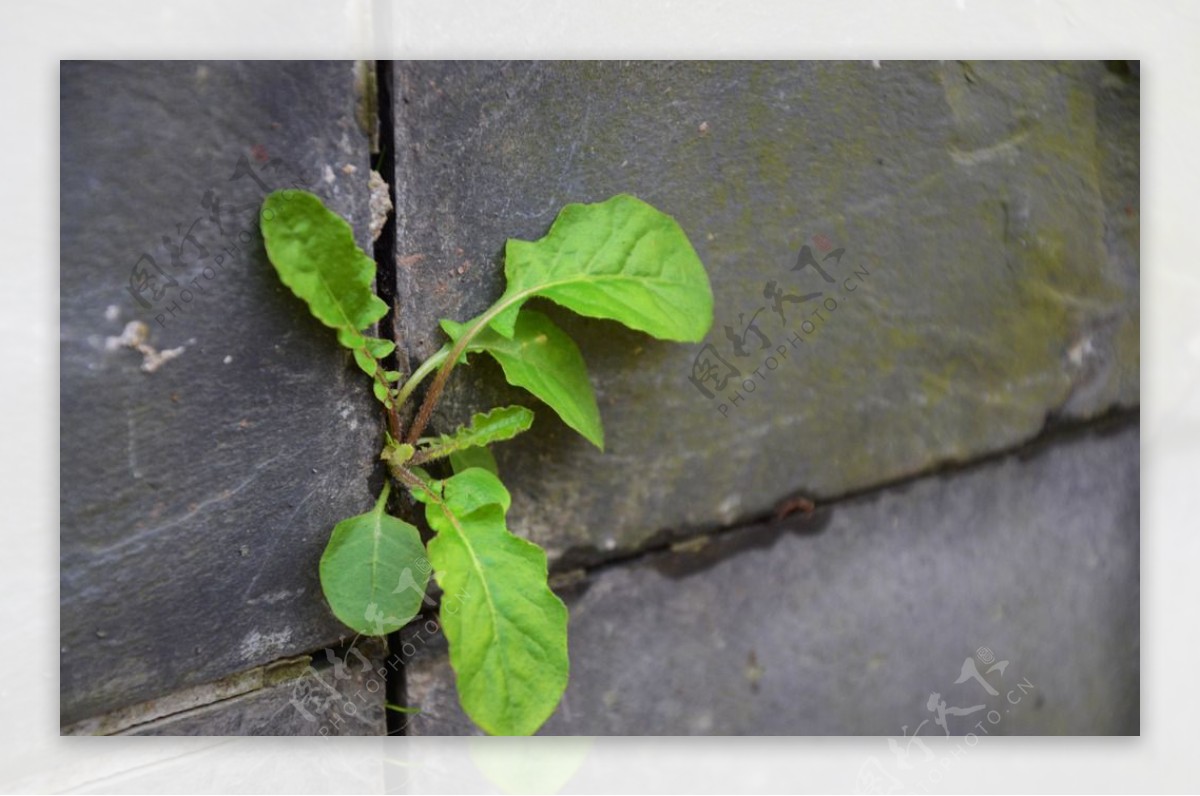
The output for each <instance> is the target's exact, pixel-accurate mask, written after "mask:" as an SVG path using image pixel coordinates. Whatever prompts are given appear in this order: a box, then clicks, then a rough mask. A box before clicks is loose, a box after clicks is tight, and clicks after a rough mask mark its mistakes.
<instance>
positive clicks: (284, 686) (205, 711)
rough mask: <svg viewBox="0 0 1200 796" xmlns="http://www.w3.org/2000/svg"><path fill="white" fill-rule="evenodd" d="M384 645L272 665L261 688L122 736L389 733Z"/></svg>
mask: <svg viewBox="0 0 1200 796" xmlns="http://www.w3.org/2000/svg"><path fill="white" fill-rule="evenodd" d="M386 655H387V653H386V649H385V647H384V646H383V645H382V644H381V643H378V642H371V643H370V644H367V645H363V646H362V647H355V648H352V649H351V650H350V651H349V652H347V653H342V654H339V653H335V652H334V651H333V650H328V651H326V652H325V654H323V655H318V656H316V658H315V659H314V658H310V657H309V656H301V657H300V658H297V659H295V660H293V661H289V662H287V663H286V664H283V665H276V666H273V667H270V668H268V670H267V672H266V677H267V680H266V682H265V683H264V687H263V688H259V689H256V690H254V691H250V692H247V693H245V694H242V695H240V696H237V697H234V698H232V699H227V700H224V701H221V702H217V703H215V704H211V705H206V706H203V707H198V708H196V709H194V710H189V711H186V712H183V713H178V714H174V715H171V716H165V717H163V718H161V719H157V720H155V721H151V722H147V723H144V724H139V725H138V726H135V727H132V728H130V729H128V730H126V731H124V732H122V733H120V734H121V735H222V736H225V735H323V736H331V735H386V734H387V718H386V708H384V703H385V702H386V691H387V687H386V684H387V679H386V675H387V671H386V669H387V667H386V666H385V663H384V659H385V657H386Z"/></svg>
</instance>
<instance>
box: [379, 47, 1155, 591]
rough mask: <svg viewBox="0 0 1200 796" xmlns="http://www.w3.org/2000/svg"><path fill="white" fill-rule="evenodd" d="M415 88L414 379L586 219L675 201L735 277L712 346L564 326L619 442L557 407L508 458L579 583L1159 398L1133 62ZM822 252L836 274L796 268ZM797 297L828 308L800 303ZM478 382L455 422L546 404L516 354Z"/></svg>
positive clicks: (410, 136) (603, 327)
mask: <svg viewBox="0 0 1200 796" xmlns="http://www.w3.org/2000/svg"><path fill="white" fill-rule="evenodd" d="M392 81H393V84H394V86H395V94H396V97H397V100H396V102H395V103H394V108H395V127H396V132H395V136H396V170H395V175H394V176H395V183H396V185H398V186H400V190H399V191H398V206H397V228H396V247H395V248H396V258H397V260H396V270H397V280H398V285H399V292H400V295H401V299H400V313H399V320H398V324H399V328H398V332H399V335H400V338H401V341H402V342H403V343H404V345H405V347H406V348H407V350H408V351H409V353H410V355H411V356H412V357H413V358H414V359H419V358H420V357H424V356H426V355H428V354H429V353H430V352H432V351H433V350H436V348H437V347H438V346H439V345H440V344H441V338H440V336H439V335H440V333H439V332H438V331H437V319H438V318H440V317H451V318H456V319H464V318H466V317H468V316H471V315H473V314H475V313H477V312H479V311H480V310H481V309H483V308H484V307H485V306H487V304H489V303H490V302H491V301H492V300H494V299H495V298H496V297H498V296H499V295H500V292H501V290H502V287H503V276H502V262H501V259H500V255H501V252H502V249H503V245H504V241H505V239H506V238H509V237H516V238H523V239H529V240H532V239H536V238H538V237H540V236H541V235H543V234H544V233H545V232H546V230H547V229H548V227H549V225H550V223H551V221H552V220H553V218H554V216H555V214H556V213H557V212H558V210H559V209H560V208H561V207H562V206H563V205H564V204H566V203H568V202H593V201H599V200H602V199H605V198H607V197H609V196H610V195H612V194H615V193H618V192H629V193H633V194H635V195H638V196H640V197H642V198H643V199H646V200H647V201H649V202H651V203H653V204H654V205H656V206H657V207H659V208H661V209H662V210H664V211H666V212H668V213H670V214H671V215H673V216H675V218H676V219H678V221H679V222H680V224H681V225H682V226H683V228H684V229H685V230H686V231H687V232H688V234H689V235H690V237H691V239H692V241H693V243H694V245H695V247H696V249H697V252H698V253H699V255H700V257H701V259H702V260H703V261H704V262H705V264H706V266H707V268H708V270H709V273H710V275H711V278H712V283H713V288H714V292H715V297H716V310H715V314H716V318H715V323H714V326H713V329H712V332H711V334H710V335H709V337H708V339H707V341H706V344H709V345H711V346H712V348H711V349H705V348H704V346H703V345H679V344H672V343H662V342H657V341H654V340H651V339H648V338H646V337H645V336H643V335H640V334H636V333H632V332H628V331H626V330H624V329H623V328H620V327H618V326H617V325H615V324H611V323H606V322H600V321H593V320H587V319H581V318H578V317H576V316H573V315H572V314H571V313H569V312H565V311H562V312H560V311H557V308H551V309H550V310H549V312H550V314H551V315H553V316H554V317H555V319H557V320H558V321H559V322H560V323H561V324H562V325H563V326H564V327H565V328H566V329H567V330H568V331H569V332H570V333H571V334H572V335H573V336H575V337H576V339H577V340H578V341H579V344H580V347H581V349H582V351H583V354H584V358H585V359H586V360H587V362H588V365H589V369H590V372H591V374H592V380H593V383H594V385H595V388H596V392H597V396H598V399H599V404H600V410H601V415H602V417H603V420H604V423H605V427H606V430H607V440H608V449H607V451H606V452H605V453H603V454H601V453H600V452H599V451H597V450H594V449H592V448H591V447H590V446H589V445H588V444H587V443H586V442H585V441H584V440H582V439H580V438H578V437H577V436H576V435H574V434H573V433H571V432H570V431H569V430H568V429H567V428H566V427H565V426H563V425H562V424H561V423H560V422H559V421H558V420H557V418H555V417H553V416H552V415H551V413H550V412H549V411H542V412H540V413H539V418H538V420H537V422H536V423H535V427H534V430H533V432H531V433H530V434H527V435H525V436H524V437H522V438H521V439H519V440H516V441H514V442H512V443H507V444H505V445H503V446H500V447H499V448H498V458H499V462H500V466H501V468H502V472H503V473H504V474H506V475H507V477H508V480H509V483H510V487H511V488H512V491H513V508H512V514H511V518H512V524H513V527H514V528H515V529H517V530H518V531H519V532H521V533H523V534H525V535H527V536H528V537H529V538H531V539H533V540H534V541H536V542H538V543H540V544H542V545H543V546H545V547H547V548H548V550H549V552H550V554H551V557H552V560H553V561H555V562H557V564H558V566H560V567H564V566H570V565H573V564H578V563H587V562H595V561H598V560H602V559H604V558H605V557H607V556H612V555H619V554H622V553H626V552H629V551H631V550H637V549H642V548H645V547H646V546H648V545H651V544H653V543H655V542H660V541H662V540H663V539H670V538H676V537H682V536H684V535H688V534H693V533H702V532H706V531H709V530H712V529H713V528H716V527H729V526H731V525H735V524H741V523H745V522H748V521H751V520H755V519H760V518H762V517H763V516H765V515H767V514H768V513H769V512H770V511H771V509H772V508H773V507H774V506H775V505H776V504H777V503H778V502H779V501H781V500H783V499H785V498H787V497H789V496H791V495H793V494H795V493H804V494H807V495H810V496H815V497H818V498H830V497H835V496H840V495H844V494H847V493H851V492H853V491H855V490H860V489H863V488H868V487H871V486H875V485H879V484H882V483H886V482H888V481H891V480H894V479H896V478H901V477H906V476H910V475H912V474H915V473H920V472H925V471H929V470H931V469H933V468H936V467H937V466H940V465H942V464H945V463H954V462H963V461H969V460H971V459H974V458H976V457H979V456H981V455H985V454H988V453H990V452H995V451H998V450H1003V449H1008V448H1012V447H1015V446H1017V445H1020V444H1021V443H1023V442H1025V441H1027V440H1029V439H1031V438H1033V437H1035V436H1036V435H1037V434H1039V433H1040V432H1041V431H1042V430H1043V428H1044V427H1045V426H1046V425H1047V423H1048V422H1053V421H1077V420H1081V419H1086V418H1091V417H1094V416H1096V415H1099V414H1102V413H1104V412H1106V411H1109V410H1110V409H1113V408H1120V407H1129V406H1133V405H1136V404H1137V402H1138V372H1139V355H1138V348H1139V336H1138V334H1139V333H1138V323H1139V294H1138V281H1139V279H1138V278H1139V264H1138V246H1137V242H1138V219H1139V212H1140V211H1139V205H1138V201H1139V200H1138V180H1137V176H1138V151H1139V141H1138V122H1137V119H1138V105H1139V81H1138V78H1137V76H1136V74H1134V73H1131V72H1130V71H1129V70H1128V69H1124V70H1122V69H1117V68H1113V67H1111V66H1106V65H1105V64H1103V63H1101V62H1088V63H1084V62H1072V63H1048V62H1019V63H1014V62H984V63H960V62H929V63H920V62H904V63H893V62H882V63H880V64H874V65H873V64H872V63H871V62H839V63H829V62H787V63H782V62H775V63H750V62H720V63H707V62H682V63H681V62H605V63H589V62H572V63H563V62H554V63H524V62H520V63H514V62H504V63H497V62H472V63H456V62H450V63H447V62H437V63H430V62H421V63H401V64H397V65H395V67H394V69H393V73H392ZM804 246H808V247H809V249H808V251H809V252H810V253H811V254H812V255H813V257H814V259H815V258H816V257H821V258H822V259H821V260H819V261H818V264H819V265H821V267H822V269H823V270H824V271H825V273H826V274H827V275H828V276H829V278H830V279H832V280H833V281H832V282H826V281H825V280H824V278H823V277H822V276H821V275H820V274H819V273H818V272H817V269H816V268H814V267H811V266H806V265H801V266H800V269H799V270H793V269H794V267H795V266H796V265H797V264H798V263H799V262H801V260H800V257H801V252H802V251H803V248H802V247H804ZM836 249H844V253H843V254H842V256H841V258H840V259H838V258H834V259H829V260H826V259H824V258H825V256H826V255H825V254H823V252H825V251H829V252H830V254H832V252H833V251H834V250H836ZM771 282H774V283H775V285H774V287H775V288H776V290H778V291H782V292H783V294H784V295H785V296H789V297H801V296H805V295H808V294H810V293H814V292H820V293H822V294H823V295H822V296H820V297H818V298H816V299H810V300H808V301H803V302H796V301H784V302H781V304H780V308H779V312H778V313H777V312H776V311H775V309H774V308H773V307H772V306H771V305H772V304H773V301H771V300H768V299H767V297H766V296H765V293H766V291H767V290H768V289H769V283H771ZM826 301H828V302H831V303H830V304H825V305H824V309H822V305H823V303H824V302H826ZM541 309H546V307H545V306H543V307H541ZM760 310H761V311H760ZM755 318H757V320H756V323H757V328H758V330H759V332H761V337H759V336H758V335H756V334H755V333H754V332H753V331H748V325H749V323H750V321H751V320H752V319H755ZM726 327H728V332H727V331H726ZM730 335H732V337H733V338H736V339H737V340H738V342H739V343H740V344H741V345H742V346H743V353H744V354H745V356H739V355H738V353H737V351H736V350H735V348H734V344H733V343H732V342H731V339H730ZM768 342H769V344H768ZM780 346H783V349H782V351H779V350H778V349H779V347H780ZM718 356H719V357H720V359H719V360H718V359H717V357H718ZM704 358H707V359H708V360H709V361H710V362H711V363H712V364H713V365H715V366H716V367H717V369H718V372H719V373H722V374H728V373H729V372H730V371H729V370H726V367H727V366H728V367H731V368H735V369H736V370H737V371H738V372H739V374H740V376H739V377H736V378H734V377H731V378H729V379H728V381H727V382H726V383H725V384H724V386H723V388H722V389H718V388H717V385H716V384H715V383H714V382H712V381H709V382H707V383H705V386H706V387H707V388H709V392H710V393H711V397H708V396H706V395H705V394H704V392H703V391H702V390H701V389H700V388H698V387H697V386H695V385H694V384H693V383H692V382H691V381H690V380H689V376H690V375H692V374H693V373H694V370H693V367H694V365H695V364H696V363H697V361H702V360H703V359H704ZM722 363H724V364H722ZM459 374H460V375H456V377H455V379H454V380H453V385H452V389H451V391H450V394H449V395H448V397H447V399H446V400H445V401H444V404H443V405H444V409H443V410H442V411H441V412H440V414H439V416H438V418H437V420H438V422H439V423H440V424H441V426H442V427H443V428H446V427H450V426H452V425H453V424H455V423H457V422H460V421H462V420H464V419H466V417H468V416H469V414H470V413H471V412H472V411H475V410H478V409H482V408H485V407H486V406H488V405H489V404H495V403H500V402H507V401H512V400H514V399H516V400H525V399H523V398H522V397H521V396H522V395H523V394H522V393H518V392H516V391H512V390H510V389H508V388H507V387H506V386H504V385H503V379H502V376H501V374H500V372H499V369H498V368H496V367H494V366H493V365H492V364H491V363H486V362H485V363H483V364H479V365H476V366H473V367H472V368H470V369H464V371H459ZM722 406H724V407H725V410H724V411H722ZM535 408H536V406H535Z"/></svg>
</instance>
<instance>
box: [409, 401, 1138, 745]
mask: <svg viewBox="0 0 1200 796" xmlns="http://www.w3.org/2000/svg"><path fill="white" fill-rule="evenodd" d="M1138 436H1139V435H1138V426H1137V425H1136V424H1135V423H1133V422H1130V421H1129V420H1128V419H1126V420H1125V421H1124V422H1122V423H1120V424H1116V427H1115V428H1110V429H1108V430H1106V431H1104V432H1096V431H1092V432H1088V433H1086V434H1075V435H1072V436H1069V437H1065V438H1060V439H1057V440H1055V441H1054V444H1052V445H1049V446H1042V447H1040V448H1038V449H1036V450H1034V451H1032V452H1030V451H1027V452H1025V453H1024V454H1023V455H1013V456H1008V457H1004V458H999V459H994V460H991V461H988V462H985V463H981V464H979V465H977V466H973V467H971V468H969V469H966V470H962V471H959V472H955V473H954V474H952V475H948V476H940V477H927V478H922V479H918V480H915V481H912V482H909V483H907V484H904V485H902V486H897V487H893V488H890V489H887V490H885V491H883V492H878V493H874V494H872V495H870V496H865V497H860V498H854V499H849V500H845V501H841V502H838V503H836V504H833V505H832V506H829V507H825V508H819V509H818V510H817V513H815V514H814V515H813V516H811V517H809V518H800V517H794V518H790V519H787V520H784V521H781V522H779V523H776V524H770V525H758V526H752V527H749V528H745V529H741V530H737V531H731V532H727V533H723V534H720V535H718V536H716V537H712V538H711V540H710V541H709V543H708V544H707V545H705V546H703V547H700V549H699V550H697V551H693V552H682V551H679V552H670V553H662V554H654V555H650V556H646V557H643V558H641V559H639V560H638V561H637V562H636V563H633V564H623V565H620V566H609V567H604V568H601V569H600V570H598V571H597V572H595V573H594V574H592V575H591V577H590V578H589V579H588V580H587V581H586V582H585V583H583V584H582V585H580V586H578V587H576V589H575V590H574V591H575V596H574V597H570V598H568V603H569V606H570V609H571V626H570V634H571V641H570V644H571V650H572V654H571V669H572V672H571V684H570V686H569V687H568V689H567V693H566V697H565V699H564V700H563V703H562V705H561V706H560V708H559V710H558V712H557V713H556V714H555V715H554V716H553V717H552V718H551V719H550V721H549V722H548V723H547V724H546V726H545V727H544V728H543V732H545V733H547V734H580V735H605V734H631V735H636V734H672V735H674V734H717V735H719V734H741V733H746V734H881V735H901V734H902V732H907V733H908V734H914V732H915V733H919V734H921V735H942V734H943V733H944V731H943V730H941V729H940V728H939V727H937V726H935V725H934V723H933V721H932V719H933V715H934V714H932V713H931V712H930V711H929V710H927V707H926V703H927V700H929V698H930V694H932V693H935V692H936V693H938V694H939V695H941V698H942V699H944V700H945V702H946V704H947V705H948V706H951V707H958V708H973V707H975V706H977V705H980V704H982V705H984V706H985V708H986V710H984V711H977V712H975V713H972V714H971V715H969V716H956V715H953V714H951V715H950V716H949V717H948V719H947V723H948V726H949V730H950V732H951V733H952V734H955V735H962V734H965V733H967V732H970V731H974V732H976V734H980V735H981V734H983V733H982V732H981V731H980V730H977V729H973V728H974V725H975V724H976V723H977V722H979V721H983V722H984V723H985V727H986V728H987V731H988V732H989V733H990V734H992V735H1030V734H1032V735H1037V734H1053V735H1058V734H1081V735H1105V734H1136V733H1137V732H1138V730H1139V719H1138V716H1139V680H1138V666H1139V644H1138V638H1139V635H1138V622H1139V609H1138V606H1139V586H1138V583H1139V580H1138V532H1139V519H1138V518H1139V511H1138V507H1139V486H1138V483H1139V481H1138V478H1139V460H1138ZM981 647H987V648H989V649H990V650H991V651H992V652H993V653H994V660H995V661H1000V660H1007V661H1008V665H1007V668H1005V669H1004V670H1003V672H1002V673H1001V672H992V673H991V674H988V673H987V669H988V667H987V665H986V664H987V662H988V658H987V656H986V654H979V655H977V654H976V651H977V650H978V649H979V648H981ZM414 648H415V649H414V652H415V660H414V661H413V662H412V663H411V664H410V665H409V666H408V667H407V669H406V676H407V687H408V702H409V704H412V705H416V706H418V707H420V708H421V709H422V710H423V712H422V713H421V714H419V715H417V716H415V717H413V721H412V723H411V725H410V728H409V732H410V733H413V734H420V735H440V734H463V733H471V732H477V730H475V729H474V728H473V727H472V725H471V724H470V722H469V721H468V720H467V718H466V717H465V715H463V713H462V712H461V709H460V708H459V707H458V703H457V699H456V697H455V691H454V684H453V678H452V672H451V670H450V668H449V666H448V664H447V662H446V660H445V658H444V655H443V654H442V653H441V651H440V649H441V640H440V637H436V636H435V637H433V638H432V641H426V642H424V643H421V644H414ZM967 658H974V659H975V661H976V667H977V669H978V671H979V672H980V674H981V676H985V677H986V679H987V680H988V682H989V683H990V684H991V685H992V686H993V688H994V689H995V690H996V691H997V692H998V693H997V694H996V695H989V694H987V693H986V692H985V691H984V690H983V688H982V687H981V686H980V685H979V684H978V683H976V682H975V681H973V680H966V681H964V682H963V683H956V680H958V679H959V675H960V674H961V672H962V671H963V668H962V667H963V665H964V661H965V660H966V659H967ZM1018 683H1027V685H1028V687H1026V688H1025V690H1020V689H1019V688H1018ZM1010 694H1011V696H1009V695H1010ZM1006 699H1007V700H1009V702H1008V703H1006V701H1005V700H1006ZM1011 700H1016V702H1017V704H1011ZM990 710H995V711H996V713H995V716H993V718H995V721H992V719H990V718H988V717H987V715H988V714H987V711H990ZM1005 711H1007V712H1005ZM926 720H929V721H928V723H926V724H924V725H922V722H925V721H926ZM904 727H907V730H904V731H902V728H904ZM885 756H886V755H885Z"/></svg>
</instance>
